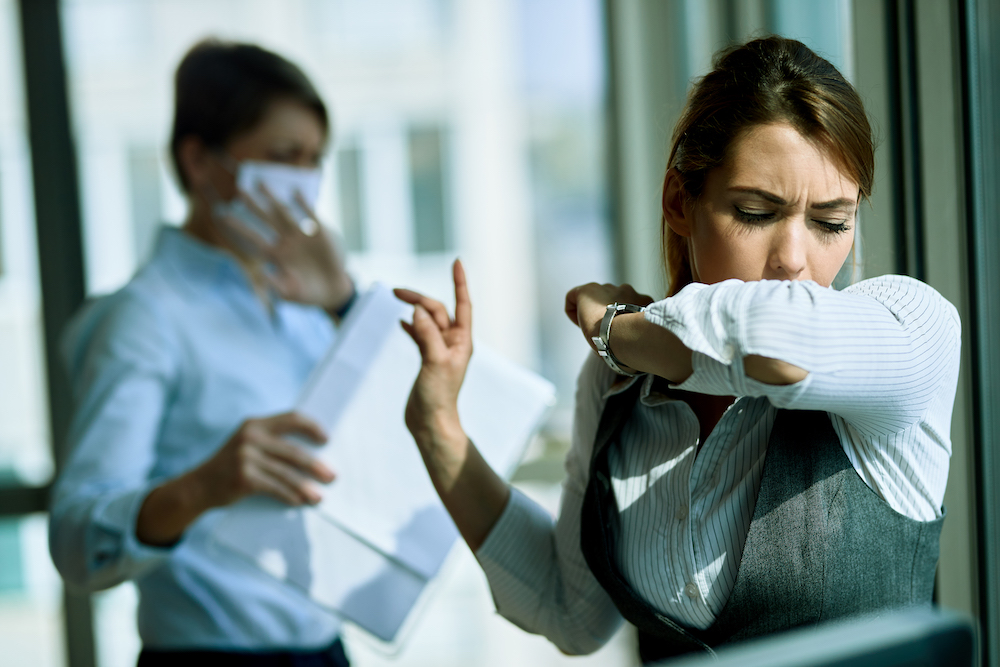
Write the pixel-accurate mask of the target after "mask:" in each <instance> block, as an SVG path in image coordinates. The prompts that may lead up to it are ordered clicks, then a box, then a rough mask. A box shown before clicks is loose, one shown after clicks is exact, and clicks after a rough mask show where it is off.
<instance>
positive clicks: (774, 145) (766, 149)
mask: <svg viewBox="0 0 1000 667" xmlns="http://www.w3.org/2000/svg"><path fill="white" fill-rule="evenodd" d="M718 172H719V176H720V177H721V179H722V180H723V181H724V182H725V183H726V184H727V186H733V187H751V188H758V189H761V190H767V191H768V192H773V193H774V194H777V195H780V196H782V197H783V198H785V199H788V200H789V201H794V200H798V199H799V198H800V197H802V196H805V197H807V198H808V199H809V200H810V201H829V200H833V199H840V198H846V199H857V197H858V192H859V188H858V184H857V183H855V182H854V181H853V179H851V178H850V177H849V176H848V175H847V174H845V173H844V172H843V170H842V169H841V168H840V166H839V164H838V163H837V162H836V161H835V160H834V159H832V157H831V155H830V154H829V151H828V150H827V149H826V148H825V147H823V146H821V145H820V144H818V143H817V142H815V141H811V140H809V139H807V138H805V137H803V136H802V135H801V134H800V133H799V132H798V130H796V129H795V128H793V127H792V126H791V125H788V124H786V123H776V124H768V125H757V126H754V127H751V128H750V129H748V130H746V131H744V132H743V133H741V134H740V135H739V136H737V137H736V138H735V139H734V140H733V143H732V145H731V146H730V148H729V151H728V153H727V155H726V160H725V162H724V163H723V164H722V166H721V168H720V169H719V170H718Z"/></svg>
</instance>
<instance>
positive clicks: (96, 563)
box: [49, 294, 177, 590]
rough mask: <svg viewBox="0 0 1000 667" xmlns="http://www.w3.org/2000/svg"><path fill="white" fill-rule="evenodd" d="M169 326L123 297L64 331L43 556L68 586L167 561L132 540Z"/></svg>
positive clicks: (168, 381) (162, 401)
mask: <svg viewBox="0 0 1000 667" xmlns="http://www.w3.org/2000/svg"><path fill="white" fill-rule="evenodd" d="M168 331H169V327H168V326H167V323H166V322H163V321H159V319H158V318H157V316H156V314H155V313H154V311H152V310H151V309H150V308H148V307H147V306H146V305H145V304H144V303H142V302H140V301H139V300H138V299H133V298H130V297H128V296H127V295H124V296H123V295H121V294H119V295H115V296H113V297H107V301H105V302H103V303H102V302H97V303H95V304H92V305H91V307H90V309H89V311H86V312H84V313H83V315H82V317H81V318H80V319H79V321H77V322H76V323H75V324H74V326H73V327H71V329H70V330H69V332H68V336H67V339H66V343H67V346H66V347H67V351H68V354H67V356H68V364H67V365H68V366H69V369H68V370H69V374H70V378H71V383H72V388H73V394H74V399H75V412H74V415H73V419H72V422H71V424H70V429H69V434H68V438H67V446H68V450H69V454H68V457H67V460H66V464H65V466H64V469H63V472H62V473H61V476H60V478H59V480H58V481H57V483H56V486H55V490H54V494H53V502H52V508H51V516H50V523H49V548H50V551H51V554H52V559H53V561H54V563H55V565H56V568H57V569H58V570H59V572H60V574H62V576H63V578H64V580H65V581H66V582H67V584H69V585H70V586H72V587H75V588H78V589H82V590H100V589H104V588H108V587H110V586H113V585H115V584H118V583H120V582H122V581H125V580H127V579H134V578H136V577H139V576H141V575H142V574H143V572H145V571H146V570H148V569H149V568H151V567H153V566H154V565H156V564H158V563H160V562H161V561H162V560H163V559H165V558H167V557H168V556H169V554H170V553H171V549H168V548H156V547H150V546H146V545H144V544H142V543H140V542H139V541H138V539H137V538H136V535H135V525H136V518H137V515H138V513H139V508H140V507H141V506H142V503H143V501H144V500H145V498H146V495H147V494H148V493H149V491H150V490H151V489H152V488H153V487H154V486H155V485H156V484H157V483H158V481H156V480H152V479H150V474H151V471H152V469H153V464H154V457H155V447H156V440H157V435H158V433H159V429H160V424H161V420H162V418H163V415H164V412H165V406H166V405H167V402H168V400H169V395H170V391H171V387H172V386H173V383H174V380H175V376H176V372H177V371H176V368H177V364H176V362H175V352H174V349H175V346H173V345H172V344H171V342H170V340H169V339H168V333H167V332H168Z"/></svg>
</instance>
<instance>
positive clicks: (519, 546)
mask: <svg viewBox="0 0 1000 667" xmlns="http://www.w3.org/2000/svg"><path fill="white" fill-rule="evenodd" d="M552 539H553V520H552V517H551V516H550V515H549V513H548V512H547V511H545V510H544V509H543V508H542V507H540V506H539V505H538V504H536V503H535V502H534V501H532V500H531V499H529V498H528V497H527V496H525V495H524V494H523V493H522V492H520V491H518V490H517V489H515V488H513V487H512V488H511V490H510V500H508V502H507V507H505V508H504V511H503V513H502V514H501V515H500V518H499V519H498V520H497V522H496V525H494V526H493V530H491V531H490V534H489V535H488V536H487V537H486V540H485V541H484V542H483V544H482V546H480V547H479V550H478V551H477V552H476V559H477V560H478V561H479V564H480V566H481V567H482V568H483V572H485V573H486V579H487V581H489V584H490V591H491V592H492V593H493V601H494V604H496V608H497V611H498V612H499V613H500V614H501V615H503V616H504V617H505V618H507V619H508V620H509V621H511V622H512V623H514V624H515V625H517V626H519V627H521V628H522V629H527V630H529V632H538V630H537V628H536V629H531V628H530V625H531V619H532V618H533V617H534V616H535V615H536V614H537V611H538V605H539V595H540V593H541V591H542V589H543V586H542V583H543V582H540V581H532V579H533V577H531V574H532V573H534V574H536V575H537V576H536V577H534V579H538V578H542V579H545V578H547V577H548V576H549V575H548V572H549V565H550V564H551V563H552V561H553V555H552V554H553V550H552Z"/></svg>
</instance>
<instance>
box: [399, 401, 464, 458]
mask: <svg viewBox="0 0 1000 667" xmlns="http://www.w3.org/2000/svg"><path fill="white" fill-rule="evenodd" d="M413 426H414V427H411V429H410V430H411V432H412V433H413V439H414V440H416V442H417V446H418V447H419V448H420V449H421V450H423V451H428V452H429V451H436V450H440V449H449V448H453V447H455V446H457V445H461V443H463V442H464V441H465V440H466V439H467V436H466V435H465V431H464V430H463V429H462V422H461V420H460V419H459V417H458V410H457V409H455V408H454V407H450V408H444V407H442V408H436V409H431V410H427V411H426V412H425V413H424V415H423V416H422V418H421V419H420V420H419V424H414V425H413Z"/></svg>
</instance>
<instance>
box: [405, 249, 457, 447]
mask: <svg viewBox="0 0 1000 667" xmlns="http://www.w3.org/2000/svg"><path fill="white" fill-rule="evenodd" d="M452 273H453V276H454V280H455V319H454V320H452V319H451V318H449V316H448V310H447V309H446V308H445V307H444V304H442V303H441V302H439V301H435V300H434V299H431V298H428V297H426V296H424V295H422V294H419V293H417V292H414V291H413V290H408V289H397V290H394V292H395V294H396V297H397V298H399V299H400V300H402V301H405V302H406V303H409V304H412V305H413V322H412V323H407V322H400V324H402V326H403V329H405V330H406V333H408V334H409V335H410V337H411V338H413V341H414V342H415V343H416V344H417V347H419V348H420V358H421V364H420V372H419V373H418V374H417V379H416V381H415V382H414V383H413V389H412V390H411V391H410V398H409V400H408V401H407V403H406V412H405V417H406V426H407V428H408V429H410V433H412V434H413V437H414V439H415V440H416V441H417V444H418V445H421V446H424V445H426V444H427V443H428V442H430V441H431V440H433V439H435V438H437V437H440V436H442V435H444V434H445V433H448V434H453V433H456V432H458V431H460V430H461V425H460V423H459V419H458V392H459V390H460V389H461V388H462V382H463V381H464V379H465V371H466V369H467V368H468V366H469V358H470V357H471V356H472V303H471V302H470V300H469V290H468V286H467V284H466V281H465V269H463V268H462V263H461V262H460V261H459V260H455V264H454V266H453V267H452Z"/></svg>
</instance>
